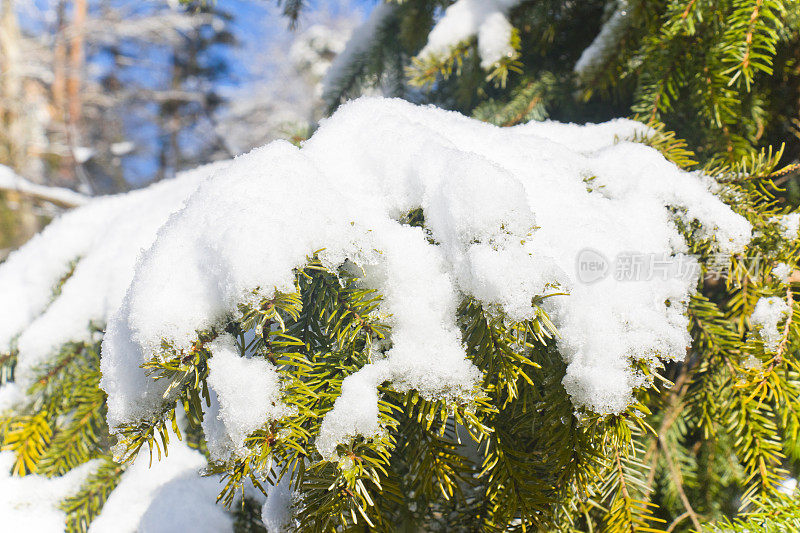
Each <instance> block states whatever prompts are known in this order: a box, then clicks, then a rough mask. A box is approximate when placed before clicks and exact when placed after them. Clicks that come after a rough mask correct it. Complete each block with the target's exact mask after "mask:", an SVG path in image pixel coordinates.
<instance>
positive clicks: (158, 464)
mask: <svg viewBox="0 0 800 533" xmlns="http://www.w3.org/2000/svg"><path fill="white" fill-rule="evenodd" d="M205 466H206V460H205V458H204V457H203V456H202V455H201V454H200V452H197V451H195V450H192V449H190V448H189V447H188V446H186V444H185V443H183V442H181V441H179V440H178V438H177V436H176V435H175V434H174V433H170V445H169V455H167V456H165V457H164V456H162V457H161V460H157V458H156V457H155V453H154V457H153V464H152V466H151V465H150V456H149V454H147V453H142V454H140V455H139V456H138V457H137V458H136V460H135V461H134V463H133V464H132V465H131V466H130V467H129V468H128V469H127V470H126V471H125V473H124V474H122V478H121V480H120V482H119V485H117V487H116V489H114V491H113V492H112V493H111V495H110V496H109V497H108V500H106V503H105V505H103V510H102V512H101V513H100V515H99V516H98V517H97V518H95V519H94V520H93V521H92V524H91V526H90V527H89V533H171V532H175V531H193V532H194V531H196V532H198V533H226V532H232V531H233V523H232V519H231V516H230V515H229V514H228V513H227V512H226V511H225V508H224V507H222V506H221V505H217V504H216V502H217V494H218V493H219V489H220V484H219V481H218V479H217V478H214V477H201V476H200V474H199V473H198V471H199V470H200V469H202V468H204V467H205Z"/></svg>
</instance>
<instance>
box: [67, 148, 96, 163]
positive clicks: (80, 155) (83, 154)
mask: <svg viewBox="0 0 800 533" xmlns="http://www.w3.org/2000/svg"><path fill="white" fill-rule="evenodd" d="M72 154H73V156H74V157H75V162H77V163H78V164H80V165H82V164H83V163H86V162H87V161H89V160H90V159H91V158H93V157H94V156H95V150H94V148H90V147H88V146H76V147H75V148H74V149H73V150H72Z"/></svg>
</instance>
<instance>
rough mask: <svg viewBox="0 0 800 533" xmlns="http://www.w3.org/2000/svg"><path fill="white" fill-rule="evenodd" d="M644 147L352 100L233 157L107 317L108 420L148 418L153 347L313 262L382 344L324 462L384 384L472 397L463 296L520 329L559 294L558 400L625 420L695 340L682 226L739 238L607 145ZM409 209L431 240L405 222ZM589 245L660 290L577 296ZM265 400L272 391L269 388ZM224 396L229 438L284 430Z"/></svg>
mask: <svg viewBox="0 0 800 533" xmlns="http://www.w3.org/2000/svg"><path fill="white" fill-rule="evenodd" d="M641 131H642V127H641V126H640V125H638V124H636V123H634V122H631V121H624V120H620V121H615V122H613V123H610V124H606V125H589V126H576V125H557V124H554V123H539V124H534V123H531V124H527V125H523V126H519V127H514V128H506V129H501V128H497V127H494V126H491V125H487V124H484V123H480V122H477V121H474V120H471V119H468V118H465V117H463V116H461V115H458V114H456V113H451V112H446V111H442V110H438V109H434V108H426V107H417V106H414V105H412V104H409V103H407V102H403V101H400V100H386V99H361V100H358V101H355V102H352V103H350V104H348V105H345V106H343V107H342V108H340V110H339V111H338V112H337V113H336V114H335V115H334V116H333V117H332V118H330V119H329V120H327V121H325V122H324V123H323V124H322V125H321V127H320V129H319V130H318V131H317V133H316V134H315V135H314V136H313V137H312V138H311V139H310V140H309V141H308V142H306V143H305V145H304V146H303V147H302V148H296V147H294V146H291V145H290V144H288V143H285V142H275V143H272V144H270V145H268V146H266V147H264V148H260V149H257V150H254V151H253V152H251V153H249V154H247V155H244V156H240V157H238V158H236V159H235V160H234V161H233V162H232V163H231V164H230V165H229V166H227V167H226V168H225V169H224V171H221V172H218V173H217V174H216V176H215V179H213V180H206V181H204V182H203V183H202V184H201V185H200V186H199V188H198V189H197V191H196V192H194V193H193V194H192V195H191V196H190V197H189V198H188V200H187V201H186V205H185V207H184V208H182V209H181V210H179V211H178V212H176V213H175V214H174V215H172V216H171V217H170V218H169V220H168V221H167V223H166V224H164V226H163V227H162V228H161V229H160V230H159V231H158V236H157V237H156V239H155V242H154V243H153V245H152V246H151V247H150V248H149V249H148V250H147V251H146V252H145V253H144V254H143V255H142V256H141V259H140V261H139V263H138V265H137V268H136V271H135V274H134V276H133V279H132V281H131V284H130V287H129V289H128V291H127V294H126V295H125V298H124V300H123V301H122V305H121V306H120V307H119V309H118V310H117V311H116V312H115V313H114V314H113V315H112V317H111V319H110V321H109V327H108V331H107V333H106V336H105V339H104V344H103V359H102V370H103V381H102V387H103V388H104V389H105V390H106V391H107V392H108V394H109V422H110V424H111V425H112V426H116V425H118V424H123V423H126V422H132V421H135V420H137V419H139V418H141V417H147V416H152V414H153V413H154V412H155V410H156V409H157V407H158V405H159V402H160V401H161V396H160V394H159V392H160V391H159V390H157V389H154V387H153V385H152V384H151V383H150V382H149V381H148V379H147V378H146V377H145V375H144V373H143V371H142V370H141V369H140V368H139V366H140V365H141V364H142V363H144V362H145V361H147V360H149V359H150V358H152V357H154V356H157V355H158V354H159V353H160V347H161V345H162V341H167V342H168V343H170V344H171V345H172V346H173V347H175V348H176V349H187V348H188V347H189V346H190V344H191V343H192V342H193V340H194V339H195V338H196V335H197V333H196V332H197V331H202V330H208V329H210V328H212V327H214V326H217V325H219V324H221V323H223V322H224V321H225V320H227V319H228V318H229V317H231V316H232V315H233V314H234V311H235V310H236V309H237V306H238V305H239V304H243V303H253V302H255V301H256V300H258V299H261V298H269V297H271V296H272V295H273V293H274V291H276V290H280V291H292V290H293V288H294V274H293V269H295V268H298V267H302V266H303V265H304V264H305V262H306V261H307V257H308V256H309V255H310V254H313V253H314V252H315V251H317V250H322V252H320V257H321V259H322V260H323V262H324V263H326V264H329V265H332V266H336V265H340V264H342V263H343V262H344V261H345V260H348V259H349V260H351V261H353V262H355V263H357V264H359V265H362V266H364V267H367V268H368V269H369V270H370V276H369V280H370V283H371V284H372V285H373V286H374V288H376V289H378V290H380V291H381V293H382V294H383V296H384V301H383V304H382V309H381V311H382V312H385V313H386V314H387V315H389V316H390V317H391V318H390V325H391V328H392V330H391V343H392V344H391V345H392V347H391V349H390V350H389V351H388V352H387V353H386V357H385V358H384V359H381V360H378V361H376V362H374V363H372V364H369V365H367V366H366V367H364V368H363V369H361V370H360V371H359V372H357V373H355V374H353V375H351V376H350V377H348V378H347V379H346V380H345V382H344V386H343V392H342V395H341V397H340V398H339V399H338V400H337V401H336V404H335V407H334V409H333V410H332V411H331V412H330V413H329V414H327V415H326V418H325V420H324V421H323V427H322V434H321V435H320V437H319V439H318V441H317V446H318V448H319V449H320V451H321V452H322V453H323V454H326V455H328V454H331V453H332V452H333V450H334V449H335V445H336V444H337V443H339V442H342V441H343V440H344V439H347V438H348V437H351V436H354V435H357V434H362V435H372V434H376V433H377V432H379V431H380V427H379V425H378V422H377V401H378V395H377V390H376V387H377V385H378V384H380V383H383V382H387V381H388V382H391V383H392V384H393V386H394V387H396V388H398V389H400V390H408V389H416V390H418V391H420V392H421V393H422V394H423V395H425V396H427V397H435V398H443V397H444V398H446V397H450V398H453V397H466V396H468V395H469V394H470V393H471V392H472V391H473V390H474V388H475V386H476V384H477V383H478V382H479V379H480V373H479V371H478V370H477V369H476V368H475V367H474V366H473V365H472V364H471V363H470V361H469V360H468V359H467V358H466V355H465V352H464V348H463V346H462V343H461V339H460V333H459V328H458V325H457V323H456V309H457V307H458V304H459V302H460V301H461V299H462V298H463V297H464V295H471V296H473V297H475V298H477V299H478V300H479V301H481V302H482V303H483V304H484V305H486V306H489V307H494V308H500V309H502V310H503V311H504V312H505V314H506V315H507V316H508V317H509V318H511V319H513V320H524V319H528V318H531V317H532V316H533V313H534V309H533V307H532V305H531V302H532V299H534V298H536V297H537V296H544V295H547V294H551V293H554V292H563V291H566V292H568V293H569V294H568V295H564V296H554V297H551V298H548V299H546V300H545V302H546V303H545V309H546V310H547V311H548V312H549V313H550V314H551V316H552V317H553V319H554V321H555V323H556V325H557V326H558V327H559V330H560V332H561V338H560V339H559V341H558V347H559V349H560V351H561V353H562V354H563V357H564V358H565V360H566V362H567V363H568V369H567V375H566V376H565V378H564V385H565V387H566V388H567V390H568V392H569V393H570V394H571V396H572V398H573V401H574V403H575V404H576V406H584V407H587V408H590V409H592V410H595V411H597V412H601V413H613V412H620V411H622V410H623V409H625V408H626V407H627V405H628V404H629V402H630V401H631V394H632V390H633V389H634V388H635V387H639V386H642V385H644V384H645V382H644V378H643V377H642V376H641V375H639V374H638V373H637V372H635V371H634V370H632V362H635V361H654V360H655V359H656V358H662V359H682V358H683V356H684V354H685V351H686V348H687V346H688V344H689V342H690V339H689V336H688V333H687V325H688V320H687V318H686V315H685V311H686V306H687V302H688V299H689V297H690V295H691V294H692V293H693V291H694V287H695V284H696V275H693V274H692V273H691V272H690V273H689V274H688V275H677V267H676V265H677V266H680V264H679V263H680V260H681V259H682V256H681V255H680V254H681V253H683V252H685V251H686V250H687V246H686V242H685V240H684V237H683V236H682V234H681V232H680V231H679V229H678V226H677V225H676V222H675V219H676V217H677V218H681V219H682V222H683V224H684V225H688V224H689V223H692V222H696V223H697V224H698V225H699V227H700V228H701V229H700V236H701V237H703V238H708V239H712V240H714V241H715V242H716V245H717V249H718V250H719V251H720V252H723V253H733V252H739V251H741V250H742V249H743V248H744V247H745V245H746V244H747V242H748V241H749V238H750V230H751V228H750V226H749V224H748V223H747V222H746V221H745V220H744V219H743V218H742V217H740V216H738V215H736V214H735V213H734V212H733V211H731V210H730V209H729V208H728V207H727V206H726V205H725V204H723V203H722V202H721V201H720V200H719V199H717V198H716V197H715V196H714V195H713V194H712V193H711V192H710V190H709V188H710V187H711V186H712V183H710V182H709V181H708V180H707V179H705V178H704V177H702V176H700V175H696V174H690V173H686V172H683V171H681V170H680V169H678V168H677V167H675V166H674V165H672V164H671V163H669V162H668V161H666V160H665V159H664V158H663V157H662V156H661V155H660V154H659V153H658V152H657V151H655V150H653V149H651V148H648V147H646V146H643V145H641V144H634V143H629V142H616V139H617V138H624V137H630V136H631V135H633V134H635V133H639V132H641ZM415 208H422V209H423V211H424V215H425V221H426V227H427V228H428V230H429V231H430V235H428V234H426V233H425V231H423V230H422V229H421V228H415V227H409V226H406V225H404V224H402V223H400V222H399V220H400V218H401V217H402V216H403V215H404V214H405V213H407V212H408V211H410V210H412V209H415ZM429 237H431V238H432V241H433V242H431V240H429ZM587 249H590V250H591V252H592V253H594V254H596V255H597V257H602V258H613V257H616V256H618V255H620V254H625V253H631V252H635V253H636V254H640V255H641V257H647V258H659V261H661V262H666V264H667V266H668V267H669V268H668V269H667V270H666V271H665V272H668V273H669V274H670V275H662V276H658V275H653V272H652V271H651V272H650V274H649V275H640V276H638V277H637V276H632V277H631V276H628V277H622V276H618V275H616V274H617V273H616V272H614V275H610V274H609V275H606V276H605V277H602V278H601V279H597V280H593V283H587V282H584V281H585V280H582V279H581V277H580V276H579V275H578V274H579V273H576V261H578V260H579V259H580V257H582V253H585V252H586V250H587ZM687 264H688V265H689V266H692V263H691V262H688V263H687ZM618 266H619V265H618ZM684 274H685V273H684ZM629 278H630V279H629ZM244 364H245V365H246V364H250V363H244ZM233 366H236V365H232V366H231V369H230V372H231V374H230V376H229V377H228V378H223V377H222V374H223V373H225V372H227V370H223V369H224V368H225V367H226V366H225V365H224V364H221V365H220V366H219V368H218V369H217V375H216V376H215V377H214V378H213V379H214V380H219V381H218V383H220V384H222V383H223V382H224V381H226V379H234V375H238V374H240V373H241V372H243V371H245V370H244V367H243V368H233ZM212 372H213V370H212ZM260 372H262V375H263V376H266V375H267V373H265V372H267V371H266V370H265V369H262V370H260ZM265 387H267V388H268V389H269V395H272V394H277V389H276V387H278V384H277V382H275V381H271V384H270V385H268V386H267V385H265ZM222 388H224V387H222ZM217 393H218V394H219V393H220V391H219V390H218V391H217ZM225 394H229V393H225ZM234 396H235V395H233V396H230V397H234ZM219 400H220V405H221V411H220V413H221V415H220V418H221V419H222V420H223V421H224V425H225V426H226V427H228V428H229V430H228V433H229V434H230V427H231V424H232V423H233V420H232V419H233V418H236V419H237V420H238V424H239V429H238V430H237V431H236V432H235V433H236V440H239V439H240V438H241V434H240V433H241V432H243V431H246V430H248V429H249V428H251V427H252V424H251V422H252V423H253V424H255V423H256V421H259V420H265V418H264V417H265V416H267V417H268V416H278V414H277V411H276V412H273V413H271V412H270V409H265V406H264V405H260V402H255V401H254V402H252V404H251V405H250V406H249V407H248V406H246V405H244V404H242V405H239V406H237V407H236V410H237V411H240V412H239V413H238V414H236V415H230V416H229V415H226V414H224V413H225V412H226V411H228V409H229V408H228V407H227V405H226V400H224V395H223V397H221V398H220V399H219ZM261 403H263V402H261ZM230 412H231V413H232V411H230Z"/></svg>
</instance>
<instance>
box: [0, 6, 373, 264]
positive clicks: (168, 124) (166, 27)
mask: <svg viewBox="0 0 800 533" xmlns="http://www.w3.org/2000/svg"><path fill="white" fill-rule="evenodd" d="M311 4H313V6H312V7H313V9H307V10H306V11H305V12H304V14H303V17H302V18H301V19H300V20H299V21H298V22H297V24H296V26H295V27H292V28H290V27H288V23H287V18H286V17H283V16H281V7H280V6H279V5H278V4H277V3H276V2H270V1H264V0H225V1H224V2H217V3H209V2H205V3H202V4H201V3H199V2H197V3H192V2H189V3H185V2H184V3H179V2H178V0H0V261H2V260H3V259H4V258H5V256H7V254H8V253H9V252H10V251H11V250H13V249H15V248H16V247H18V246H19V245H21V244H22V243H23V242H25V241H26V240H27V239H28V238H30V237H31V236H32V235H33V234H35V233H36V231H38V230H39V229H41V228H42V227H43V226H44V225H45V224H46V223H47V222H48V220H50V219H51V218H52V217H53V216H54V215H55V214H57V213H58V212H59V211H60V210H61V209H63V208H65V207H70V206H72V205H75V204H77V203H80V202H81V200H82V196H81V195H83V196H90V195H98V194H111V193H116V192H122V191H127V190H131V189H135V188H139V187H143V186H146V185H147V184H149V183H152V182H154V181H158V180H162V179H167V178H170V177H172V176H174V175H175V173H176V172H179V171H181V170H185V169H189V168H193V167H196V166H198V165H200V164H203V163H207V162H210V161H214V160H218V159H226V158H230V157H232V156H234V155H236V154H239V153H243V152H246V151H248V150H250V149H251V148H253V147H256V146H260V145H263V144H265V143H267V142H269V141H270V140H273V139H276V138H287V139H290V140H297V139H301V138H304V137H305V135H306V132H307V131H308V129H309V126H310V125H311V124H313V123H314V121H315V120H317V119H318V118H319V117H320V116H321V113H322V108H323V106H322V102H321V98H320V97H321V80H322V77H323V75H324V73H325V71H326V69H327V68H328V66H329V65H330V62H331V60H332V59H333V58H334V57H335V55H336V54H337V53H338V52H340V51H341V50H342V49H343V47H344V45H345V43H346V42H347V39H348V38H349V36H350V33H351V32H352V30H353V28H354V27H355V26H356V25H357V24H358V23H359V22H360V21H361V20H363V18H364V17H365V15H366V14H367V13H368V12H369V10H370V9H371V8H372V7H373V5H374V1H372V0H318V1H316V2H311ZM54 188H66V189H71V190H72V191H76V192H78V193H79V194H69V192H67V191H62V190H58V189H54Z"/></svg>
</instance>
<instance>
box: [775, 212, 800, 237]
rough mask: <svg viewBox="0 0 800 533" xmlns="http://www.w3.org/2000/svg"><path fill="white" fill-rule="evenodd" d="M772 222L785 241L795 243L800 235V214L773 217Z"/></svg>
mask: <svg viewBox="0 0 800 533" xmlns="http://www.w3.org/2000/svg"><path fill="white" fill-rule="evenodd" d="M770 222H772V223H773V224H775V225H776V226H777V227H778V230H779V231H780V232H781V236H783V238H784V239H787V240H790V241H793V240H795V239H797V237H798V236H799V235H798V233H800V212H797V213H789V214H787V215H779V216H776V217H772V218H771V219H770Z"/></svg>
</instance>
